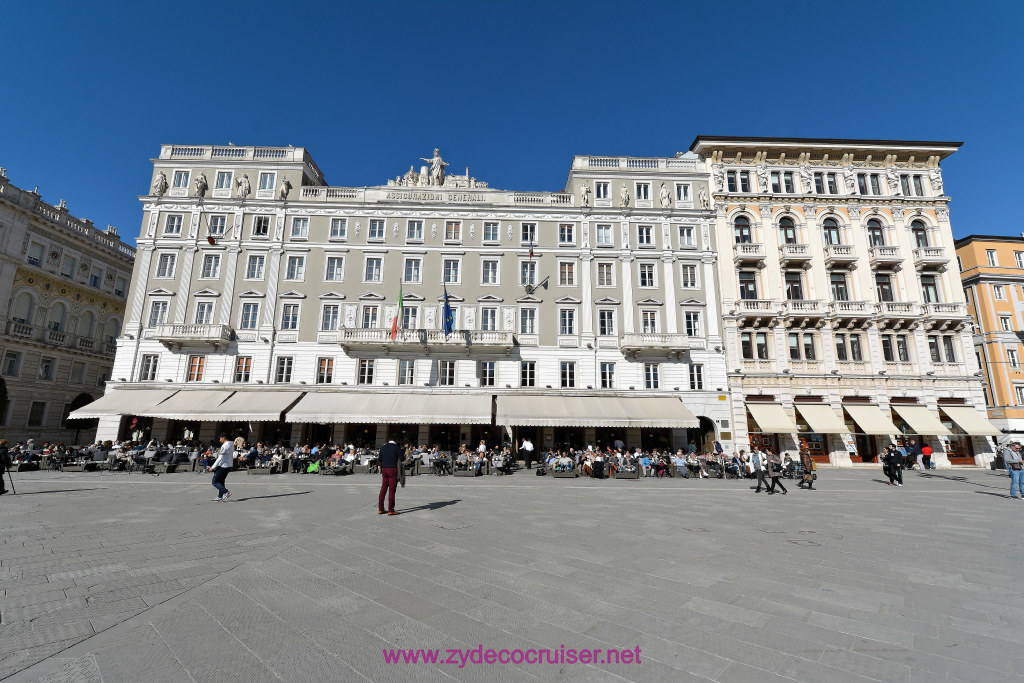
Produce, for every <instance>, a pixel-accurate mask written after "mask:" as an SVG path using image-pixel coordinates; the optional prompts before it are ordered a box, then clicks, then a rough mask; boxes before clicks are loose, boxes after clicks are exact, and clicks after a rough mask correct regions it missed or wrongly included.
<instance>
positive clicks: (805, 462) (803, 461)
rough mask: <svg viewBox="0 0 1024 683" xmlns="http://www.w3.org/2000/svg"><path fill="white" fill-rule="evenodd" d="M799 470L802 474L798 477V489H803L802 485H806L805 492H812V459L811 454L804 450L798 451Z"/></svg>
mask: <svg viewBox="0 0 1024 683" xmlns="http://www.w3.org/2000/svg"><path fill="white" fill-rule="evenodd" d="M800 469H801V471H802V474H801V475H800V483H799V484H797V486H798V487H799V488H803V487H804V484H807V490H808V491H813V490H814V458H812V457H811V452H810V451H808V450H807V449H806V448H805V449H803V450H801V451H800Z"/></svg>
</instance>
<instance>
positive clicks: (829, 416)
mask: <svg viewBox="0 0 1024 683" xmlns="http://www.w3.org/2000/svg"><path fill="white" fill-rule="evenodd" d="M796 409H797V410H799V411H800V414H801V415H803V417H804V419H805V420H807V425H808V426H809V427H810V428H811V431H812V432H814V433H815V434H845V433H847V432H849V431H850V430H849V429H847V427H846V425H845V424H843V421H842V420H841V419H839V416H838V415H836V413H835V411H834V410H832V408H831V407H830V406H829V405H828V404H827V403H797V404H796Z"/></svg>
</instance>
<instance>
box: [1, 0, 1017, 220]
mask: <svg viewBox="0 0 1024 683" xmlns="http://www.w3.org/2000/svg"><path fill="white" fill-rule="evenodd" d="M104 5H106V9H104ZM1022 19H1024V10H1022V9H1021V5H1020V3H1011V2H1006V3H986V2H959V3H953V2H941V1H940V2H898V1H894V0H889V1H888V2H878V3H873V2H859V3H854V4H849V3H831V2H811V3H800V2H793V3H786V4H784V5H780V4H778V3H774V4H773V3H763V2H756V3H755V2H739V1H734V2H728V3H721V2H715V1H713V0H708V1H707V2H702V3H697V2H681V1H679V2H639V1H634V2H621V3H606V2H599V1H596V0H595V1H594V2H568V3H554V2H550V3H545V2H520V3H511V2H509V3H506V2H494V1H483V2H451V3H446V2H426V1H422V2H416V3H412V2H386V3H375V2H359V3H343V2H322V3H318V2H287V1H281V0H278V1H277V2H264V1H262V0H251V1H248V2H230V3H229V2H216V1H210V0H206V1H205V2H192V1H191V0H178V1H176V2H143V1H132V0H123V1H121V2H107V3H103V2H98V3H89V2H71V1H67V2H17V3H16V2H9V3H4V6H3V9H2V14H0V45H2V46H3V48H2V53H3V59H4V81H5V82H4V85H3V91H2V92H3V96H2V97H0V102H2V105H0V123H2V127H0V166H5V167H6V168H7V169H8V174H9V176H10V177H11V180H12V181H13V182H14V183H15V184H17V185H19V186H21V187H26V188H32V187H33V186H35V185H39V186H40V191H41V192H42V194H43V197H44V199H46V200H47V201H50V202H52V203H56V202H57V200H58V199H61V198H64V199H66V200H67V201H68V206H69V209H70V210H71V212H72V213H73V214H74V215H77V216H80V217H83V218H91V219H92V220H94V221H95V222H96V224H97V225H100V226H103V225H106V224H107V223H112V224H114V225H116V226H118V227H119V228H120V229H121V234H122V235H124V236H126V238H134V236H135V235H137V234H138V232H139V225H140V222H141V212H140V207H139V204H138V201H137V200H136V198H135V196H136V195H138V194H142V193H145V192H146V191H147V187H148V181H149V177H150V172H151V165H150V162H149V159H150V158H151V157H153V156H156V155H157V154H158V153H159V146H160V144H161V143H178V144H225V143H227V142H228V141H229V140H230V141H232V142H234V143H235V144H237V145H289V144H291V145H295V146H303V147H307V148H308V149H309V150H310V151H311V152H312V154H313V157H314V158H315V159H316V161H317V163H318V164H319V165H320V167H321V169H322V170H323V171H324V174H325V175H326V177H327V180H328V182H330V183H331V184H333V185H374V184H380V183H383V182H384V181H385V180H386V179H387V178H388V177H394V176H395V175H397V174H399V173H402V172H404V171H405V170H407V169H408V168H409V164H410V163H413V162H415V161H416V160H417V158H418V157H421V156H428V155H429V153H430V152H431V150H432V149H433V148H434V147H440V148H441V150H442V152H443V153H444V156H445V158H446V159H447V160H448V161H450V162H451V163H452V164H453V167H454V168H455V169H457V170H458V171H459V172H461V169H462V168H463V167H465V166H469V167H470V171H471V173H472V174H473V175H475V176H476V177H477V178H479V179H481V180H484V181H487V182H489V183H490V184H491V185H492V186H493V187H501V188H512V189H524V190H557V189H561V188H562V187H563V185H564V183H565V178H566V175H567V173H568V170H569V164H570V161H571V158H572V156H573V155H574V154H623V155H626V154H629V155H671V154H673V153H674V152H676V151H680V150H685V149H686V148H687V147H688V145H689V144H690V142H691V141H692V140H693V138H694V136H695V135H697V134H698V133H706V134H716V135H751V136H802V137H830V138H832V137H851V138H902V139H923V140H962V141H964V142H965V144H964V147H963V148H962V149H961V150H960V151H959V152H958V153H957V154H955V155H954V156H953V157H952V158H951V159H950V160H949V161H948V162H947V163H946V164H945V169H946V182H945V187H946V191H947V192H948V193H949V194H950V195H952V197H953V198H954V199H953V203H952V214H951V220H952V221H953V227H954V231H955V232H956V234H957V236H963V235H967V234H970V233H1017V232H1020V231H1021V230H1022V229H1024V226H1022V225H1021V224H1020V223H1019V222H1018V221H1017V220H1016V219H1015V216H1016V214H1015V212H1012V211H1010V212H1007V211H1005V209H1004V208H1003V207H1002V206H1001V204H1000V203H999V202H994V201H992V200H991V199H988V197H987V196H986V194H987V193H986V190H988V188H989V187H991V186H994V187H998V189H999V190H1001V191H1008V193H1009V195H1010V196H1016V195H1017V194H1019V193H1020V189H1021V188H1022V187H1024V165H1022V164H1020V163H1019V161H1018V160H1017V158H1016V157H1017V153H1018V152H1019V150H1020V149H1021V147H1022V142H1024V140H1022V137H1024V133H1022V128H1024V127H1022V121H1024V117H1022V115H1021V110H1022V105H1024V91H1022V82H1024V80H1022V78H1021V76H1022V74H1021V70H1022V69H1021V59H1020V56H1019V54H1017V52H1016V49H1017V46H1018V45H1019V36H1018V35H1017V32H1018V31H1019V29H1020V28H1021V27H1022V25H1024V21H1022ZM1007 153H1009V154H1010V155H1011V156H1010V157H1007V156H1006V155H1007ZM417 163H418V162H417ZM1002 196H1006V195H1002Z"/></svg>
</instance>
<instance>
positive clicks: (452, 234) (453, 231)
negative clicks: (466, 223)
mask: <svg viewBox="0 0 1024 683" xmlns="http://www.w3.org/2000/svg"><path fill="white" fill-rule="evenodd" d="M444 239H445V241H451V242H459V241H461V240H462V222H461V221H446V222H445V224H444Z"/></svg>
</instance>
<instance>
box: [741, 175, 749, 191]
mask: <svg viewBox="0 0 1024 683" xmlns="http://www.w3.org/2000/svg"><path fill="white" fill-rule="evenodd" d="M740 192H750V171H740Z"/></svg>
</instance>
